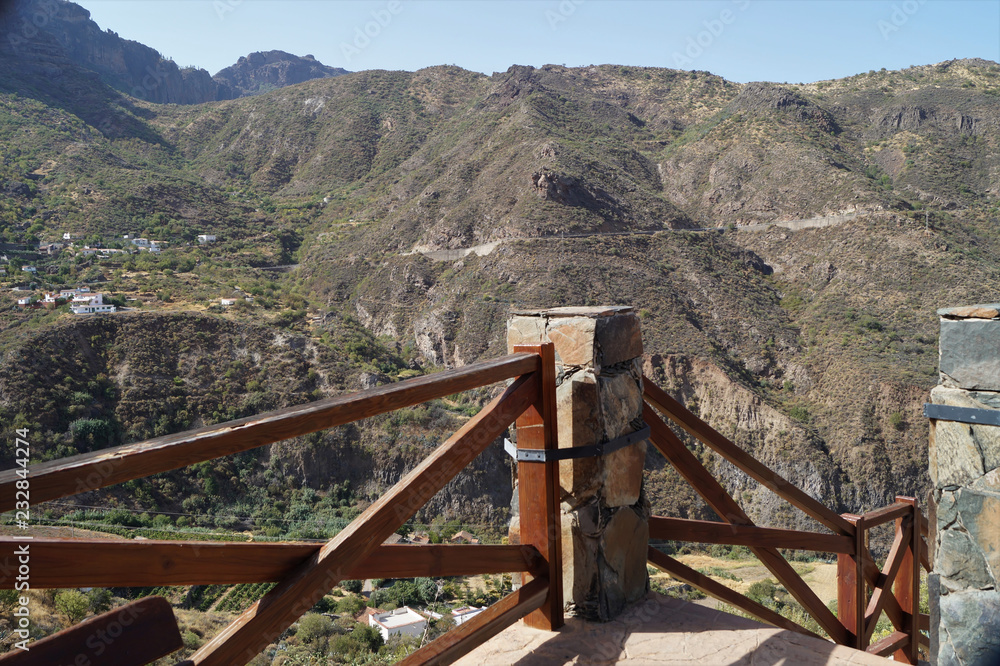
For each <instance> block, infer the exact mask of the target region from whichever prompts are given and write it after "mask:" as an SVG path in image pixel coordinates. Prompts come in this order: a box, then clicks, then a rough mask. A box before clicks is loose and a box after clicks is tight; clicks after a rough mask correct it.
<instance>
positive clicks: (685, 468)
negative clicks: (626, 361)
mask: <svg viewBox="0 0 1000 666" xmlns="http://www.w3.org/2000/svg"><path fill="white" fill-rule="evenodd" d="M642 415H643V418H644V419H645V421H646V424H647V425H648V426H649V427H650V431H651V437H650V441H651V442H652V443H653V445H654V446H656V448H657V449H659V450H660V452H661V453H663V455H664V456H665V457H666V458H667V460H669V461H670V463H671V464H672V465H673V466H674V469H676V470H677V472H678V473H679V474H680V475H681V476H683V477H684V478H685V479H686V480H687V482H688V483H690V484H691V486H692V487H693V488H694V489H695V490H696V491H697V492H698V494H699V495H701V496H702V497H703V498H704V499H705V501H706V502H707V503H708V504H709V506H711V507H712V509H713V510H715V512H716V513H717V514H718V515H719V517H720V518H722V519H723V520H725V521H726V522H727V523H734V524H740V525H747V526H752V525H753V521H751V520H750V517H749V516H747V514H746V513H745V512H744V511H743V509H741V508H740V506H739V505H738V504H737V503H736V501H735V500H734V499H733V498H732V497H730V496H729V494H728V493H727V492H726V490H725V488H723V487H722V485H721V484H720V483H719V482H718V481H717V480H716V479H715V477H713V476H712V475H711V474H709V473H708V470H706V469H705V468H704V467H703V466H702V465H701V463H700V462H698V460H697V458H695V457H694V454H693V453H691V452H690V451H688V449H687V447H686V446H684V443H683V442H681V440H680V439H679V438H678V437H677V435H675V434H674V432H673V431H672V430H671V429H670V428H668V427H667V425H666V424H665V423H664V422H663V421H662V420H661V419H660V417H659V416H657V415H656V413H655V412H654V411H653V409H652V407H650V406H649V404H648V403H647V404H644V405H643V411H642ZM838 518H839V516H838ZM841 520H842V521H843V522H844V524H846V525H849V526H850V523H848V522H847V521H846V520H843V519H842V518H841ZM750 550H751V552H752V553H753V554H754V555H756V556H757V558H758V559H759V560H760V561H761V563H762V564H763V565H764V566H765V567H767V569H768V571H770V572H771V573H772V574H774V577H775V578H777V579H778V581H780V582H781V584H782V585H784V586H785V589H786V590H788V593H789V594H791V595H792V597H794V598H795V600H796V601H798V602H799V603H800V604H801V605H802V607H803V608H804V609H805V610H806V612H808V613H809V614H810V615H812V616H813V618H814V619H815V620H816V622H817V623H818V624H819V626H821V627H822V628H823V630H824V631H825V632H826V633H827V634H829V635H830V637H831V638H833V640H834V641H836V642H837V643H840V644H841V645H847V644H848V642H849V641H850V637H851V634H850V633H849V632H848V630H847V629H846V628H845V627H844V625H843V624H841V623H840V620H838V619H837V617H836V616H835V615H834V614H833V613H832V612H831V611H830V609H829V608H827V607H826V604H824V603H823V602H822V600H821V599H820V598H819V597H818V596H816V593H815V592H813V591H812V589H811V588H810V587H809V586H808V585H806V583H805V581H803V580H802V577H801V576H799V574H798V573H797V572H796V571H795V569H793V568H792V566H791V565H790V564H788V562H787V561H786V560H785V558H783V557H782V556H781V554H780V553H779V552H778V551H777V550H776V549H774V548H766V547H759V546H751V547H750Z"/></svg>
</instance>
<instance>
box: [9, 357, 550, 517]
mask: <svg viewBox="0 0 1000 666" xmlns="http://www.w3.org/2000/svg"><path fill="white" fill-rule="evenodd" d="M538 368H539V357H538V356H537V355H536V354H512V355H510V356H504V357H502V358H499V359H494V360H490V361H483V362H482V363H474V364H472V365H467V366H464V367H462V368H456V369H453V370H445V371H444V372H441V373H437V374H434V375H427V376H425V377H416V378H414V379H407V380H406V381H402V382H398V383H395V384H387V385H385V386H379V387H377V388H373V389H369V390H367V391H361V392H359V393H351V394H349V395H342V396H337V397H335V398H328V399H326V400H318V401H316V402H311V403H308V404H305V405H296V406H294V407H286V408H285V409H279V410H277V411H274V412H267V413H266V414H258V415H257V416H251V417H249V418H245V419H239V420H237V421H228V422H226V423H220V424H218V425H212V426H206V427H204V428H199V429H197V430H189V431H187V432H183V433H180V434H176V435H167V436H165V437H157V438H156V439H150V440H147V441H145V442H139V443H137V444H126V445H125V446H118V447H114V448H110V449H102V450H100V451H94V452H92V453H83V454H80V455H77V456H71V457H69V458H62V459H60V460H53V461H51V462H46V463H41V464H39V465H33V466H31V467H30V468H29V474H30V477H31V500H30V502H31V504H33V505H34V504H38V503H40V502H47V501H49V500H53V499H57V498H60V497H66V496H68V495H76V494H78V493H82V492H86V491H89V490H97V489H98V488H105V487H107V486H112V485H114V484H116V483H122V482H123V481H131V480H132V479H141V478H143V477H146V476H149V475H151V474H156V473H158V472H166V471H168V470H172V469H179V468H181V467H186V466H188V465H191V464H194V463H197V462H202V461H204V460H212V459H214V458H219V457H221V456H225V455H229V454H232V453H238V452H240V451H248V450H250V449H253V448H256V447H258V446H263V445H264V444H273V443H274V442H280V441H281V440H284V439H288V438H290V437H297V436H299V435H305V434H307V433H310V432H316V431H317V430H324V429H326V428H332V427H334V426H339V425H343V424H345V423H350V422H351V421H357V420H360V419H364V418H368V417H370V416H375V415H377V414H384V413H385V412H390V411H393V410H395V409H400V408H402V407H408V406H410V405H416V404H419V403H422V402H426V401H428V400H433V399H434V398H441V397H444V396H446V395H451V394H453V393H459V392H461V391H466V390H469V389H472V388H477V387H480V386H486V385H488V384H492V383H495V382H499V381H503V380H505V379H509V378H511V377H516V376H518V375H522V374H526V373H529V372H534V371H536V370H537V369H538ZM19 478H20V477H18V475H17V470H16V469H11V470H7V471H4V472H0V512H5V511H13V510H14V504H15V498H16V492H15V490H16V488H15V486H16V484H17V481H18V480H19Z"/></svg>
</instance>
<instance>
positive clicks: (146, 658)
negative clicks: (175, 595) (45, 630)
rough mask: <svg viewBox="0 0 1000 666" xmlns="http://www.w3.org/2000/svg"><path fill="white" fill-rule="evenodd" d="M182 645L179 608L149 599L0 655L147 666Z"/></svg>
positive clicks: (28, 665)
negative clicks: (177, 609) (177, 616)
mask: <svg viewBox="0 0 1000 666" xmlns="http://www.w3.org/2000/svg"><path fill="white" fill-rule="evenodd" d="M8 640H9V639H8ZM183 645H184V643H183V641H182V640H181V634H180V631H179V630H178V628H177V620H176V619H175V618H174V611H173V609H172V608H171V607H170V604H169V603H167V600H166V599H164V598H163V597H146V598H145V599H140V600H139V601H133V602H132V603H130V604H126V605H124V606H120V607H118V608H115V609H113V610H109V611H108V612H106V613H102V614H101V615H98V616H96V617H92V618H90V619H88V620H84V621H83V622H81V623H79V624H77V625H76V626H73V627H70V628H69V629H63V630H62V631H60V632H59V633H56V634H52V635H51V636H47V637H46V638H43V639H41V640H37V641H30V642H29V643H28V645H27V647H28V651H23V650H19V649H16V648H15V649H13V650H11V651H10V652H7V653H6V654H5V655H3V656H0V663H2V664H3V665H4V666H62V665H63V664H66V665H73V664H114V666H144V665H145V664H148V663H150V662H152V661H156V660H157V659H159V658H160V657H165V656H166V655H168V654H170V653H172V652H175V651H177V650H179V649H180V648H181V647H183Z"/></svg>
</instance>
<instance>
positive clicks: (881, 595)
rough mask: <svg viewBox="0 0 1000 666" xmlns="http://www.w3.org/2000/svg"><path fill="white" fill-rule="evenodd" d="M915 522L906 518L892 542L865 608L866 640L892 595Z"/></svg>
mask: <svg viewBox="0 0 1000 666" xmlns="http://www.w3.org/2000/svg"><path fill="white" fill-rule="evenodd" d="M912 531H913V522H912V521H910V520H904V522H903V529H902V530H901V531H898V532H896V538H895V540H893V542H892V548H891V549H890V550H889V556H888V557H887V558H886V561H885V566H884V567H882V572H881V573H882V575H881V576H880V577H879V582H878V584H877V585H876V586H875V588H874V592H872V598H871V599H869V600H868V607H867V608H866V609H865V642H868V641H869V640H871V636H872V634H873V633H874V632H875V625H876V624H878V618H879V616H880V615H882V609H883V607H884V606H885V601H886V598H887V597H891V596H892V589H891V586H892V583H893V581H894V580H896V574H897V573H898V572H899V567H900V566H901V565H902V564H903V556H904V555H905V554H906V553H907V552H908V551H909V549H910V548H909V547H910V539H911V533H912Z"/></svg>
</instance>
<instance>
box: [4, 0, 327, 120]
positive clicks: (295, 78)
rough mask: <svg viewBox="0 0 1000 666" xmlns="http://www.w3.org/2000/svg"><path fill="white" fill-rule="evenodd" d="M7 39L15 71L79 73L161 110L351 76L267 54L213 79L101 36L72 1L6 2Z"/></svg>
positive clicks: (241, 62) (7, 53)
mask: <svg viewBox="0 0 1000 666" xmlns="http://www.w3.org/2000/svg"><path fill="white" fill-rule="evenodd" d="M0 35H2V36H3V39H2V40H0V55H2V57H3V58H4V59H5V60H7V61H8V64H10V65H12V66H13V68H14V69H15V70H16V69H21V68H23V67H25V66H27V67H28V68H29V70H34V71H35V72H36V73H38V74H42V75H45V74H48V75H57V76H58V75H60V70H65V69H67V68H69V69H72V68H76V67H79V68H82V69H84V70H86V71H89V72H93V73H96V74H97V75H98V76H99V77H100V79H101V80H102V81H103V82H104V83H106V84H108V85H109V86H111V87H112V88H114V89H116V90H119V91H121V92H123V93H126V94H128V95H131V96H132V97H135V98H137V99H142V100H147V101H150V102H156V103H161V104H200V103H203V102H212V101H217V100H224V99H235V98H237V97H245V96H247V95H254V94H257V93H259V92H263V91H265V90H270V89H273V88H280V87H282V86H286V85H292V84H295V83H301V82H303V81H308V80H310V79H316V78H323V77H329V76H339V75H341V74H345V73H346V70H344V69H341V68H339V67H328V66H326V65H324V64H322V63H320V62H318V61H317V60H316V59H315V58H313V57H312V56H305V57H299V56H295V55H292V54H290V53H285V52H284V51H266V52H263V53H260V52H257V53H251V54H250V55H248V56H244V57H242V58H240V59H239V60H238V61H237V62H236V63H235V64H233V65H231V66H229V67H227V68H225V69H223V70H222V71H220V72H219V73H218V74H216V75H215V76H211V75H210V74H209V73H208V72H207V71H205V70H204V69H199V68H195V67H184V68H182V67H178V66H177V64H176V63H174V62H173V61H172V60H169V59H166V58H164V57H163V56H162V55H161V54H160V53H159V52H158V51H156V50H155V49H152V48H150V47H148V46H146V45H144V44H140V43H139V42H136V41H132V40H130V39H124V38H122V37H120V36H119V35H118V33H115V32H113V31H111V30H106V31H103V30H101V28H100V26H98V25H97V23H95V22H94V21H93V20H91V18H90V12H88V11H87V10H86V9H84V8H83V7H81V6H80V5H77V4H75V3H73V2H67V1H66V0H9V1H7V2H4V3H3V4H2V6H0ZM39 58H41V59H42V62H41V63H39V62H38V59H39Z"/></svg>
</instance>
